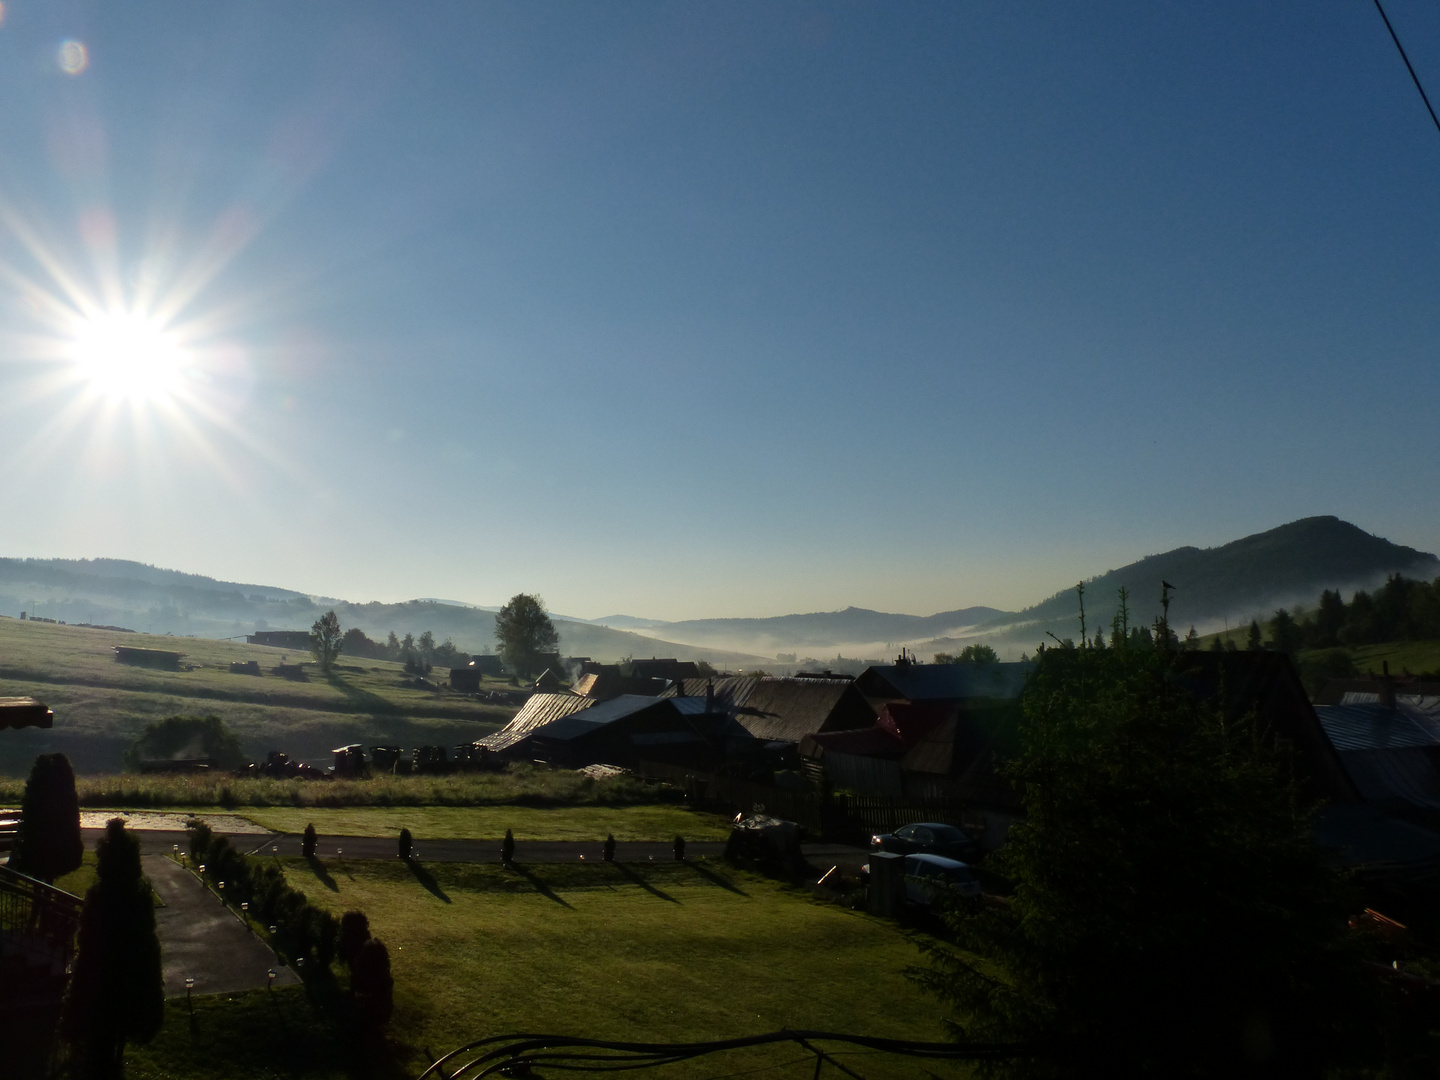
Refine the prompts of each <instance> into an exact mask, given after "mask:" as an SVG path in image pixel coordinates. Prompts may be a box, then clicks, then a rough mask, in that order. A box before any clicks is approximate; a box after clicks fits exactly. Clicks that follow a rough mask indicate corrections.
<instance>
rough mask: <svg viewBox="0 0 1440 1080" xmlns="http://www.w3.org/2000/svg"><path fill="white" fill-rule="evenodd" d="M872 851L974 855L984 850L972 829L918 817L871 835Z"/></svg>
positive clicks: (955, 857)
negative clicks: (905, 823)
mask: <svg viewBox="0 0 1440 1080" xmlns="http://www.w3.org/2000/svg"><path fill="white" fill-rule="evenodd" d="M870 850H871V851H894V852H898V853H899V854H901V855H915V854H925V855H944V856H945V857H947V858H950V859H961V860H964V859H973V858H975V857H976V856H978V855H979V854H980V843H979V841H977V840H975V839H973V838H972V837H971V836H970V834H969V833H966V832H964V831H963V830H961V829H957V828H956V827H955V826H954V825H941V824H939V823H937V822H934V821H918V822H916V823H915V824H914V825H906V826H904V827H903V828H900V829H896V830H895V831H894V832H893V833H880V834H878V835H876V836H872V837H870Z"/></svg>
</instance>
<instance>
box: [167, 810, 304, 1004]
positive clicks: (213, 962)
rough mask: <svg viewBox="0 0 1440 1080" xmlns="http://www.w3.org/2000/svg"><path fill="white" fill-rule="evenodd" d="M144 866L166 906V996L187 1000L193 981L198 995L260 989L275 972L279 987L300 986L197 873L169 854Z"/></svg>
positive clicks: (297, 980) (291, 972) (296, 979)
mask: <svg viewBox="0 0 1440 1080" xmlns="http://www.w3.org/2000/svg"><path fill="white" fill-rule="evenodd" d="M169 835H171V836H173V835H174V834H173V833H172V834H169ZM167 850H168V845H167ZM141 863H142V865H143V866H144V869H145V876H146V877H148V878H149V879H150V884H151V885H152V886H153V887H154V889H155V891H156V893H158V894H159V896H160V899H161V900H162V901H164V903H165V906H164V907H162V908H156V909H155V929H156V931H157V932H158V934H159V937H160V963H161V967H162V969H163V972H164V977H165V996H166V997H181V996H183V995H184V993H185V980H186V979H187V978H190V979H194V980H195V988H194V991H193V992H194V993H196V994H224V993H229V992H231V991H234V990H252V989H257V988H259V987H263V986H265V985H266V984H267V983H268V982H269V979H268V977H267V972H269V970H270V969H271V968H272V967H273V968H275V971H276V979H275V983H276V985H278V986H287V985H290V984H292V983H296V982H299V981H300V980H299V979H298V978H296V976H295V973H294V972H293V971H291V970H290V969H289V968H287V967H280V966H278V965H277V964H276V963H275V954H274V953H272V952H271V951H270V949H269V947H267V946H266V945H265V944H263V943H262V942H261V941H260V940H259V939H258V938H257V937H255V935H254V934H252V933H250V931H248V930H246V929H245V927H244V926H243V925H241V922H240V920H239V919H237V918H236V917H235V915H234V914H233V913H232V912H231V911H230V910H229V909H227V908H226V907H225V906H224V905H223V904H221V903H220V901H219V899H217V898H216V896H215V895H214V894H213V893H211V892H210V891H209V890H208V889H206V888H205V887H204V886H203V885H201V884H200V881H199V879H198V878H196V877H195V875H194V874H192V873H190V872H189V871H188V870H182V869H181V868H180V867H179V866H177V865H176V864H175V863H174V862H173V861H172V860H170V859H168V858H166V857H165V856H163V855H145V856H143V857H142V859H141Z"/></svg>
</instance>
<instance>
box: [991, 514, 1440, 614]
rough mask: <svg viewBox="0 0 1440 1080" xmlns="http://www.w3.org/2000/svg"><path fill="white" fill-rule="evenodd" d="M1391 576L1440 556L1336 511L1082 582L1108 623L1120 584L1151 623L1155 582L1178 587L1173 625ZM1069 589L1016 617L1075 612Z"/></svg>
mask: <svg viewBox="0 0 1440 1080" xmlns="http://www.w3.org/2000/svg"><path fill="white" fill-rule="evenodd" d="M1390 574H1404V575H1405V576H1407V577H1416V578H1425V579H1427V580H1428V579H1430V578H1433V577H1435V576H1436V575H1440V558H1436V556H1434V555H1432V554H1430V553H1428V552H1424V551H1417V550H1416V549H1415V548H1411V547H1404V546H1403V545H1400V544H1392V543H1391V542H1390V541H1389V540H1385V539H1382V538H1381V537H1378V536H1372V535H1371V534H1370V533H1367V532H1365V531H1364V530H1363V529H1361V528H1359V527H1357V526H1355V525H1351V524H1350V523H1349V522H1347V521H1341V520H1340V519H1339V518H1337V517H1334V516H1329V515H1327V516H1323V517H1309V518H1301V519H1300V520H1299V521H1292V522H1290V523H1289V524H1286V525H1281V526H1279V527H1277V528H1274V529H1269V530H1267V531H1265V532H1262V533H1255V534H1254V535H1252V536H1246V537H1242V538H1241V539H1239V540H1232V541H1231V542H1230V543H1228V544H1222V545H1221V546H1219V547H1213V548H1196V547H1180V548H1175V549H1174V550H1172V551H1167V552H1164V553H1162V554H1159V555H1148V556H1146V557H1145V558H1143V559H1141V560H1139V561H1138V562H1133V563H1130V564H1129V565H1128V566H1122V567H1120V568H1119V569H1118V570H1111V571H1109V572H1107V573H1104V574H1101V575H1099V576H1098V577H1094V578H1091V579H1090V580H1089V581H1087V582H1086V583H1085V603H1086V610H1087V612H1088V613H1089V615H1090V625H1091V626H1098V625H1101V623H1102V622H1103V623H1105V624H1108V623H1109V621H1110V617H1111V615H1113V614H1114V609H1115V604H1116V598H1117V596H1118V593H1119V590H1120V588H1121V587H1122V586H1123V587H1124V588H1126V589H1127V590H1128V591H1129V594H1130V606H1131V608H1132V610H1133V611H1134V612H1135V613H1136V614H1137V615H1138V616H1139V617H1141V618H1142V619H1143V620H1146V621H1148V619H1149V618H1150V617H1151V614H1152V609H1154V612H1155V613H1158V611H1159V604H1160V584H1161V582H1162V581H1168V582H1170V584H1172V585H1173V586H1175V592H1174V594H1173V597H1172V604H1171V608H1170V615H1171V621H1172V623H1176V624H1179V623H1183V624H1184V625H1186V626H1188V625H1189V624H1190V623H1192V622H1194V623H1200V622H1211V621H1213V620H1216V619H1224V618H1227V617H1228V618H1230V619H1232V620H1233V619H1235V618H1237V617H1240V618H1246V619H1248V618H1250V617H1251V616H1252V615H1254V614H1256V612H1257V609H1261V608H1264V607H1266V606H1268V605H1271V604H1273V605H1276V606H1279V605H1281V604H1294V603H1297V602H1301V603H1305V604H1308V605H1312V606H1313V605H1314V604H1315V602H1316V601H1317V600H1318V599H1319V597H1320V593H1321V591H1322V590H1324V589H1340V590H1347V589H1354V588H1370V587H1373V586H1374V585H1378V584H1380V583H1381V582H1383V581H1384V580H1385V578H1386V577H1388V576H1389V575H1390ZM1076 611H1077V608H1076V597H1075V590H1074V589H1064V590H1062V591H1060V592H1058V593H1056V594H1055V595H1054V596H1052V597H1050V598H1049V599H1047V600H1043V601H1041V602H1040V603H1038V604H1036V605H1035V606H1034V607H1030V608H1026V609H1025V610H1024V611H1021V612H1020V613H1019V614H1018V615H1016V616H1015V619H1016V620H1017V621H1020V620H1027V621H1028V620H1039V621H1046V620H1050V619H1056V618H1066V617H1070V618H1072V619H1073V618H1074V616H1075V615H1076Z"/></svg>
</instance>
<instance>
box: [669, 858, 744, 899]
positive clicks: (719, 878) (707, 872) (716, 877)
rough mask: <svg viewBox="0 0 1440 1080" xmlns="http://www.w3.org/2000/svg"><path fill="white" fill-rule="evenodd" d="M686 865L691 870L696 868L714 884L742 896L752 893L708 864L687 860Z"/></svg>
mask: <svg viewBox="0 0 1440 1080" xmlns="http://www.w3.org/2000/svg"><path fill="white" fill-rule="evenodd" d="M685 865H686V866H688V867H689V868H690V869H691V870H694V871H695V872H696V873H697V874H699V875H700V876H701V877H703V878H705V879H706V880H708V881H709V882H710V883H711V884H712V885H719V886H720V887H721V888H722V889H729V890H730V891H731V892H733V893H739V894H740V895H741V896H744V897H747V898H748V897H749V895H750V894H749V893H748V892H746V891H745V890H744V889H742V888H740V886H739V885H736V884H735V883H734V882H733V881H731V880H730V879H729V878H727V877H726V876H725V875H724V874H717V873H716V872H715V871H714V870H711V869H710V868H709V867H708V866H701V865H700V864H699V863H694V862H690V861H689V860H686V862H685Z"/></svg>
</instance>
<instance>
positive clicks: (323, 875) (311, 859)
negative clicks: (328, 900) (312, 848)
mask: <svg viewBox="0 0 1440 1080" xmlns="http://www.w3.org/2000/svg"><path fill="white" fill-rule="evenodd" d="M305 861H306V862H307V863H309V864H310V872H311V873H312V874H314V875H315V876H316V877H317V878H318V879H319V880H320V884H321V885H324V886H325V887H326V888H327V889H329V890H330V891H331V892H339V891H340V886H339V885H337V884H335V879H334V878H333V877H331V876H330V871H329V870H326V869H325V864H324V863H323V862H321V861H320V859H319V857H318V856H315V855H306V856H305Z"/></svg>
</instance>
